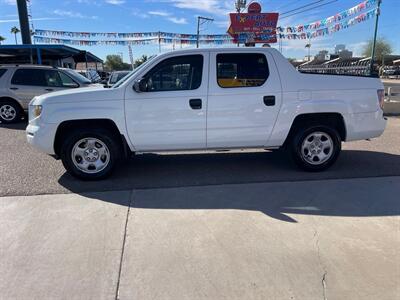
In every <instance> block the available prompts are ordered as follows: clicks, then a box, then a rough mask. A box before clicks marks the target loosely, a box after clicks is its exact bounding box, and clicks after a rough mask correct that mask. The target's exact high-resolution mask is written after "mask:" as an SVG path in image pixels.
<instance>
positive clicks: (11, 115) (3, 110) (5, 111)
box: [0, 104, 17, 121]
mask: <svg viewBox="0 0 400 300" xmlns="http://www.w3.org/2000/svg"><path fill="white" fill-rule="evenodd" d="M0 116H1V118H2V119H3V120H6V121H12V120H14V119H15V117H16V116H17V111H16V110H15V108H14V107H12V106H11V105H9V104H4V105H2V106H1V107H0Z"/></svg>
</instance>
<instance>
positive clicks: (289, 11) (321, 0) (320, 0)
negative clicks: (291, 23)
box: [280, 0, 325, 16]
mask: <svg viewBox="0 0 400 300" xmlns="http://www.w3.org/2000/svg"><path fill="white" fill-rule="evenodd" d="M323 1H325V0H318V1H314V2H311V3H309V4H306V5H302V6H299V7H297V8H294V9H291V10H288V11H285V12H283V13H281V14H280V15H281V16H282V15H287V14H288V13H291V12H294V11H296V10H299V9H302V8H305V7H308V6H311V5H314V4H317V3H320V2H323Z"/></svg>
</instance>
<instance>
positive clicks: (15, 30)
mask: <svg viewBox="0 0 400 300" xmlns="http://www.w3.org/2000/svg"><path fill="white" fill-rule="evenodd" d="M10 32H11V33H12V34H13V35H14V36H15V44H18V40H17V34H18V33H20V32H21V30H19V29H18V28H17V27H15V26H14V27H13V28H11V31H10Z"/></svg>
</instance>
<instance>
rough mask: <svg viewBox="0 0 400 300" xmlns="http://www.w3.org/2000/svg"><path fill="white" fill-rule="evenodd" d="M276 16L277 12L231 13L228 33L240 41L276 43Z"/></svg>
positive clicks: (277, 15)
mask: <svg viewBox="0 0 400 300" xmlns="http://www.w3.org/2000/svg"><path fill="white" fill-rule="evenodd" d="M278 17H279V14H278V13H243V14H242V13H240V14H237V13H232V14H230V19H231V26H230V27H229V29H228V33H229V34H230V35H231V36H232V37H233V38H234V39H235V40H236V41H237V40H239V41H240V42H242V43H244V42H247V41H251V42H255V43H276V42H277V39H276V25H277V23H278Z"/></svg>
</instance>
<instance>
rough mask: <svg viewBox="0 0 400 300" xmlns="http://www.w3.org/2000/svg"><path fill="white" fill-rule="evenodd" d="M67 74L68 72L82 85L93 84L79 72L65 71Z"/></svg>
mask: <svg viewBox="0 0 400 300" xmlns="http://www.w3.org/2000/svg"><path fill="white" fill-rule="evenodd" d="M63 70H64V71H65V72H67V73H68V74H69V75H71V76H72V77H73V78H74V79H76V80H77V81H79V82H80V83H84V84H90V83H92V82H91V81H90V80H89V79H87V78H86V77H85V76H83V75H81V74H79V73H78V72H76V71H74V70H71V69H63Z"/></svg>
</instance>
